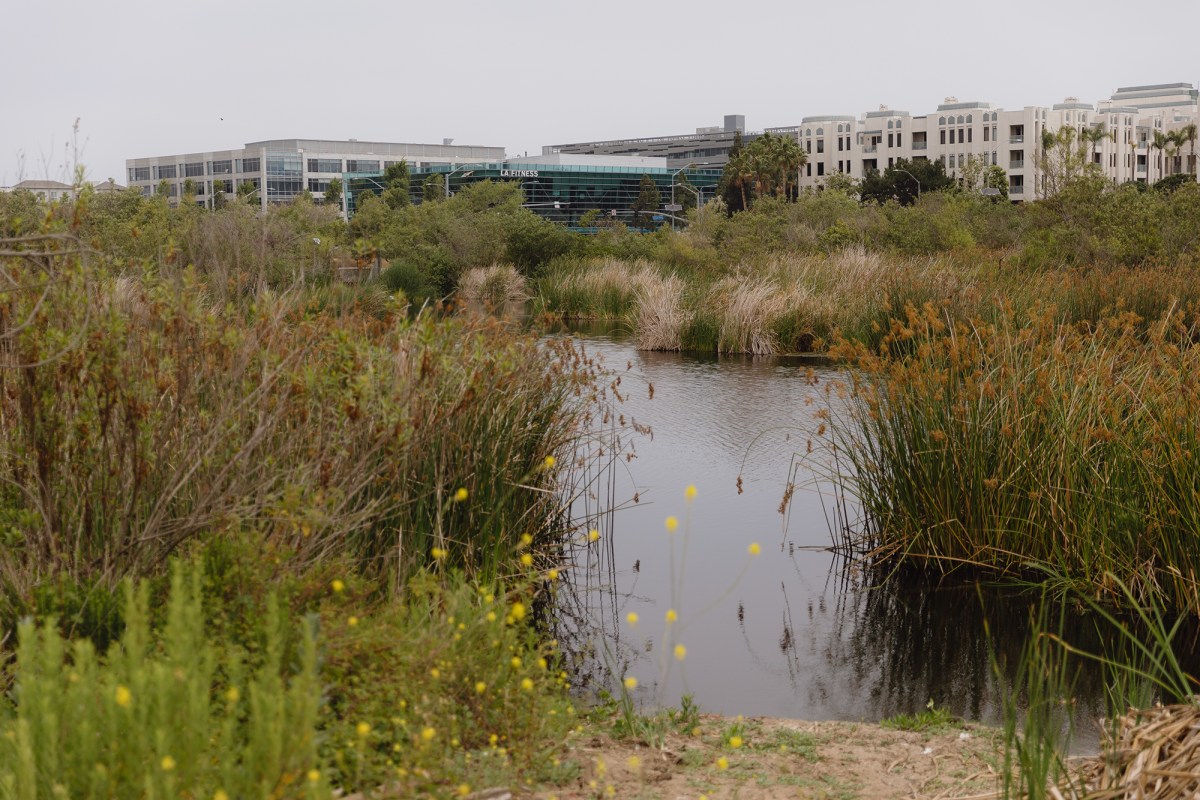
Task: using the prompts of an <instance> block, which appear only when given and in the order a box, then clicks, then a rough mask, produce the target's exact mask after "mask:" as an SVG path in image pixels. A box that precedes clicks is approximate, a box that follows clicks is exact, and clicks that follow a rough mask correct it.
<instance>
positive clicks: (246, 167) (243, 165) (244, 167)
mask: <svg viewBox="0 0 1200 800" xmlns="http://www.w3.org/2000/svg"><path fill="white" fill-rule="evenodd" d="M235 160H236V161H237V164H236V166H237V171H238V172H261V171H262V163H261V161H260V160H259V159H257V158H238V159H235Z"/></svg>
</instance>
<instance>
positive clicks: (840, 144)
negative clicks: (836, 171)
mask: <svg viewBox="0 0 1200 800" xmlns="http://www.w3.org/2000/svg"><path fill="white" fill-rule="evenodd" d="M838 152H839V153H840V152H842V137H840V136H839V137H838Z"/></svg>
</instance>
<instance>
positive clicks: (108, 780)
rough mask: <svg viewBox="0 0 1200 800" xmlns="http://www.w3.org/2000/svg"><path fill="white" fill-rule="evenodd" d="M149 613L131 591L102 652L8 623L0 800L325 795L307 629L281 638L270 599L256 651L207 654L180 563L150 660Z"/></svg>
mask: <svg viewBox="0 0 1200 800" xmlns="http://www.w3.org/2000/svg"><path fill="white" fill-rule="evenodd" d="M150 613H151V612H150V602H149V594H148V587H147V585H146V584H145V583H143V584H140V585H139V587H138V588H137V589H132V588H130V589H129V590H128V592H127V600H126V610H125V613H124V618H125V630H124V632H123V633H122V635H121V638H120V641H119V643H118V644H117V645H115V646H114V647H113V648H111V649H110V650H109V651H108V652H107V653H106V654H103V655H102V654H100V653H98V652H97V650H96V648H95V646H94V645H93V644H92V642H91V641H89V640H87V639H80V640H77V641H75V642H67V641H65V640H64V639H63V638H62V637H61V635H60V634H59V632H58V630H57V627H56V626H55V624H54V621H53V620H52V619H51V620H47V621H46V622H45V623H44V624H42V625H37V624H36V623H34V622H33V621H31V620H26V621H25V622H23V623H22V624H21V626H20V631H19V642H18V646H17V655H16V662H15V665H14V668H13V669H14V671H13V680H14V687H15V689H14V692H13V694H12V698H11V701H10V702H9V701H6V702H5V703H4V704H3V706H0V794H3V796H5V797H13V798H35V797H78V798H86V797H162V798H173V797H180V796H189V797H264V796H275V797H296V798H300V797H304V798H320V797H328V796H329V782H328V778H327V776H326V775H325V774H324V773H323V772H322V770H321V769H320V762H319V760H318V756H317V745H318V737H317V724H318V708H319V703H320V694H321V693H320V688H319V685H318V681H317V650H316V641H315V630H314V628H313V626H312V624H311V623H309V624H304V625H300V626H298V630H297V631H295V632H293V625H292V623H291V622H289V621H288V618H287V615H286V614H284V613H283V612H282V611H281V610H280V608H279V605H278V603H275V602H272V603H271V604H270V611H269V614H268V619H267V622H266V625H265V628H266V631H267V635H266V639H265V641H264V643H263V647H262V649H261V651H259V652H257V653H255V654H252V655H251V654H248V653H245V652H240V651H238V650H231V649H228V648H221V647H217V646H214V644H213V643H212V642H211V641H209V640H208V638H207V637H206V635H205V614H204V609H203V607H202V604H201V601H200V581H199V573H198V572H197V571H195V570H194V569H190V570H189V569H184V568H182V567H180V568H177V569H176V570H175V572H174V577H173V579H172V581H171V592H170V598H169V601H168V604H167V608H166V624H165V627H164V628H163V631H162V636H161V643H162V647H161V650H160V649H159V648H158V647H157V646H156V640H155V637H154V636H153V635H152V633H151V628H150ZM292 642H296V645H295V646H294V647H293V645H292V644H291V643H292ZM252 662H253V663H252Z"/></svg>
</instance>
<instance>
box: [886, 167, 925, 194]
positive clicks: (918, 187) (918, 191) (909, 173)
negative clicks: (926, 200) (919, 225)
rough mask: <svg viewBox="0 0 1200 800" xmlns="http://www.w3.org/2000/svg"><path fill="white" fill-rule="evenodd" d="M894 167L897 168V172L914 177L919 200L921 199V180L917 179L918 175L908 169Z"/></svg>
mask: <svg viewBox="0 0 1200 800" xmlns="http://www.w3.org/2000/svg"><path fill="white" fill-rule="evenodd" d="M892 169H894V170H896V172H903V173H904V174H905V175H907V176H908V177H910V178H912V179H913V183H915V184H916V185H917V200H920V199H921V182H920V181H919V180H917V176H916V175H913V174H912V173H911V172H909V171H908V170H906V169H900V168H899V167H892Z"/></svg>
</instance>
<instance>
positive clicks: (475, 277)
mask: <svg viewBox="0 0 1200 800" xmlns="http://www.w3.org/2000/svg"><path fill="white" fill-rule="evenodd" d="M458 294H459V298H460V300H462V301H463V302H465V303H466V304H467V305H470V306H475V307H478V308H483V309H486V310H488V311H493V312H499V313H508V312H511V311H514V310H516V309H519V308H520V307H521V306H522V304H524V303H525V301H526V300H528V299H529V292H528V291H527V290H526V284H525V276H523V275H522V274H521V273H520V272H518V271H517V268H516V267H514V266H513V265H511V264H492V265H491V266H490V267H478V268H476V269H471V270H467V271H466V272H465V273H463V275H462V277H461V278H460V279H459V282H458Z"/></svg>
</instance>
